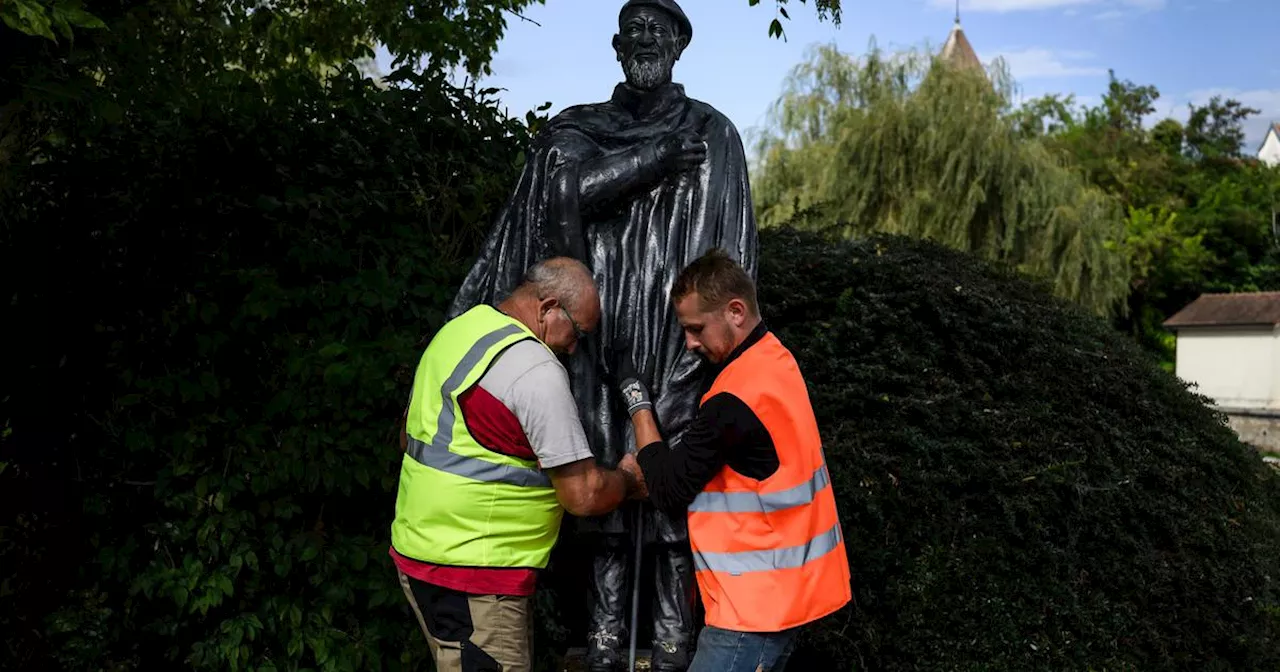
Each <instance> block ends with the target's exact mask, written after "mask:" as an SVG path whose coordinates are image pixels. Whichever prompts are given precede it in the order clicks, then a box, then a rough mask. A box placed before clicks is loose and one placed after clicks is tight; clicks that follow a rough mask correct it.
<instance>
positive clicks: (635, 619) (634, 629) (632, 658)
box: [627, 502, 644, 672]
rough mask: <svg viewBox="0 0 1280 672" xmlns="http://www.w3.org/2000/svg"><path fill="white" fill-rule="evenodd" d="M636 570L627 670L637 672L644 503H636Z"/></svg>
mask: <svg viewBox="0 0 1280 672" xmlns="http://www.w3.org/2000/svg"><path fill="white" fill-rule="evenodd" d="M634 548H635V553H636V561H635V571H633V572H631V649H630V653H629V654H628V661H629V662H628V664H627V670H629V672H636V635H637V634H638V630H639V629H640V562H641V560H642V559H643V557H644V555H643V553H642V551H643V550H644V504H642V503H640V502H637V503H636V543H635V545H634Z"/></svg>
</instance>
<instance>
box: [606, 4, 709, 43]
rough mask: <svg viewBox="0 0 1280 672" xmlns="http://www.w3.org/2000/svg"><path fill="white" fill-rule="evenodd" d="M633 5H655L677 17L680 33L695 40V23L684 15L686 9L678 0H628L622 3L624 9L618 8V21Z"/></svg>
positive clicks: (656, 7)
mask: <svg viewBox="0 0 1280 672" xmlns="http://www.w3.org/2000/svg"><path fill="white" fill-rule="evenodd" d="M632 7H653V8H654V9H661V10H662V11H664V12H666V13H668V14H670V15H671V16H672V17H674V18H675V20H676V22H677V23H679V24H680V34H681V35H684V36H685V37H686V38H688V39H689V40H690V41H692V40H693V24H691V23H689V17H687V16H685V15H684V10H683V9H680V5H678V4H676V0H627V2H626V3H625V4H623V5H622V9H620V10H618V22H619V23H621V22H622V16H623V15H624V14H626V12H627V10H628V9H631V8H632Z"/></svg>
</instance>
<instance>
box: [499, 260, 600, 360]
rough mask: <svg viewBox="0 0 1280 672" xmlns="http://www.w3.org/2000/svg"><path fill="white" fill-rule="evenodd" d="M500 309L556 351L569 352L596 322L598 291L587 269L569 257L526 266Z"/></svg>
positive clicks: (598, 308)
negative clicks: (518, 282)
mask: <svg viewBox="0 0 1280 672" xmlns="http://www.w3.org/2000/svg"><path fill="white" fill-rule="evenodd" d="M500 308H501V309H502V310H503V312H505V313H507V314H509V315H511V316H512V317H515V318H516V319H518V320H520V321H521V322H523V323H524V324H525V326H527V327H529V329H530V331H532V332H533V333H534V334H535V335H536V336H538V338H539V339H541V340H542V342H543V343H546V344H547V346H548V347H550V348H551V349H552V350H554V351H556V352H569V353H571V352H573V351H574V349H575V348H576V347H577V344H578V341H579V340H580V339H581V338H582V337H583V336H585V335H587V334H589V333H591V332H593V331H595V328H596V326H597V325H598V324H599V323H600V293H599V291H598V290H597V289H596V283H595V279H594V278H592V277H591V269H589V268H587V267H586V265H585V264H583V263H582V262H580V261H578V260H576V259H572V258H569V257H552V258H550V259H544V260H543V261H540V262H538V263H536V264H534V265H533V266H531V267H529V270H527V271H525V274H524V278H522V279H521V282H520V286H519V287H517V288H516V290H515V291H514V292H512V293H511V296H510V297H508V298H507V300H506V301H504V302H503V304H502V306H500Z"/></svg>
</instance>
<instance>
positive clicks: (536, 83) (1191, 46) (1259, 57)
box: [379, 0, 1280, 151]
mask: <svg viewBox="0 0 1280 672" xmlns="http://www.w3.org/2000/svg"><path fill="white" fill-rule="evenodd" d="M680 4H681V7H682V8H683V9H684V11H685V13H686V14H687V15H688V16H689V19H690V21H691V22H692V23H693V29H694V37H693V42H692V43H691V44H690V46H689V48H688V49H687V50H686V51H685V53H684V56H683V57H682V58H681V60H680V61H679V62H678V63H677V64H676V71H675V79H676V81H678V82H680V83H682V84H684V85H685V89H686V92H687V93H688V94H689V95H690V96H692V97H694V98H698V99H700V100H703V101H706V102H708V103H710V104H712V105H714V106H715V107H717V108H718V109H720V110H721V111H722V112H724V113H725V114H726V115H728V117H729V118H730V119H732V120H733V122H734V123H735V124H736V125H737V126H738V128H739V130H740V131H742V132H743V133H744V134H745V133H747V132H749V129H751V128H752V127H754V126H757V125H761V124H763V123H765V121H766V117H765V115H766V113H767V110H768V107H769V105H770V104H771V103H772V102H773V101H774V100H775V99H776V98H777V96H778V94H779V92H780V90H781V86H782V83H783V80H784V79H785V77H786V76H787V72H788V71H789V70H790V69H791V68H792V67H793V66H794V65H796V64H797V63H799V62H801V61H802V60H803V59H804V55H805V51H806V49H807V48H809V47H810V46H811V45H813V44H815V43H826V42H832V41H834V42H835V43H836V44H837V45H838V47H839V48H840V50H841V51H844V52H848V53H851V54H855V55H860V54H863V53H865V52H866V50H867V47H868V45H869V44H870V40H871V39H873V38H874V39H875V41H876V43H877V44H878V45H879V46H880V47H882V48H884V49H886V50H892V49H894V48H899V47H925V46H928V47H930V48H932V49H934V50H936V49H937V48H939V47H940V46H941V45H942V43H943V41H944V40H946V37H947V33H948V32H949V31H950V29H951V26H952V23H953V19H954V15H955V4H954V0H844V5H845V7H844V15H843V21H842V24H841V26H840V27H838V28H837V27H835V26H833V25H831V24H829V23H825V22H819V21H818V18H817V14H816V12H815V11H814V10H813V8H812V7H811V6H809V5H802V4H799V3H798V2H796V0H792V2H791V3H790V9H789V12H790V15H791V20H790V21H784V22H783V23H784V26H785V28H786V31H787V41H785V42H784V41H782V40H778V39H772V38H770V37H768V33H767V30H768V26H769V22H770V21H771V20H772V19H773V18H774V16H775V12H776V5H775V4H774V3H773V2H771V0H762V1H761V2H760V4H759V5H757V6H755V7H749V6H748V3H747V0H683V1H682V2H681V3H680ZM620 6H621V0H546V4H545V5H536V6H533V7H530V8H529V9H528V10H527V11H526V12H525V14H524V16H525V17H526V18H527V19H528V21H525V20H522V19H520V18H518V17H515V16H509V18H508V27H507V33H506V36H505V37H504V39H503V41H502V43H501V44H500V46H499V48H498V52H497V55H496V56H495V59H494V62H493V70H494V74H493V75H492V76H491V77H489V78H487V79H486V80H485V81H484V82H483V84H485V85H488V86H494V87H499V88H501V89H503V90H502V92H501V93H500V94H499V96H500V98H501V100H502V102H503V103H504V104H505V105H506V106H508V108H509V112H510V113H511V114H515V115H523V114H524V112H525V111H526V110H529V109H531V108H534V107H537V106H539V105H541V104H542V103H544V102H551V104H552V108H551V111H552V112H553V113H554V112H555V111H558V110H560V109H562V108H564V107H565V106H568V105H572V104H576V103H582V102H593V101H599V100H603V99H605V98H607V97H608V96H609V93H610V92H611V91H612V88H613V86H614V84H615V83H617V82H618V81H619V79H620V78H621V71H620V69H619V66H618V63H617V61H616V60H615V59H614V55H613V51H612V48H611V47H610V44H609V41H610V38H611V37H612V35H613V33H614V32H615V31H616V29H617V11H618V7H620ZM960 15H961V21H962V25H963V27H964V30H965V33H966V35H968V37H969V41H970V42H971V43H972V44H973V47H974V50H975V51H977V53H978V57H979V58H980V59H982V60H983V61H984V62H990V61H991V60H992V59H993V58H995V57H997V56H999V57H1002V58H1004V59H1005V61H1006V63H1007V64H1008V67H1009V69H1010V71H1011V73H1012V75H1013V76H1014V78H1015V79H1016V80H1017V82H1018V85H1019V86H1020V87H1021V89H1022V90H1023V92H1024V93H1025V95H1027V96H1035V95H1039V94H1042V93H1046V92H1060V93H1075V94H1076V96H1077V99H1079V100H1082V101H1084V102H1089V103H1094V102H1096V101H1097V100H1098V98H1099V96H1100V94H1101V93H1102V92H1103V91H1104V90H1105V88H1106V82H1107V68H1114V69H1115V71H1116V75H1117V77H1119V78H1121V79H1129V80H1132V81H1134V82H1135V83H1138V84H1152V85H1155V86H1156V87H1157V88H1158V89H1159V90H1160V94H1161V97H1160V100H1159V101H1158V102H1157V113H1156V115H1154V116H1155V119H1156V120H1158V119H1159V118H1162V117H1164V116H1175V117H1179V118H1185V116H1186V109H1187V103H1188V102H1191V101H1194V102H1203V101H1206V100H1208V98H1209V97H1210V96H1212V95H1214V94H1223V95H1224V96H1225V97H1234V98H1236V99H1238V100H1240V101H1241V102H1243V103H1245V104H1246V105H1249V106H1251V107H1254V108H1258V109H1260V110H1262V114H1261V115H1258V116H1256V117H1254V118H1252V119H1251V120H1250V122H1249V124H1248V125H1247V131H1248V139H1247V147H1246V149H1248V150H1249V151H1255V150H1256V148H1257V146H1258V143H1260V142H1261V140H1262V137H1263V133H1264V132H1265V129H1266V127H1267V124H1268V123H1270V122H1271V121H1280V0H960ZM535 22H536V23H535ZM379 60H380V61H382V67H383V69H384V71H385V70H386V68H387V66H386V62H385V56H384V57H383V58H380V59H379Z"/></svg>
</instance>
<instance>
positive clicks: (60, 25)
mask: <svg viewBox="0 0 1280 672" xmlns="http://www.w3.org/2000/svg"><path fill="white" fill-rule="evenodd" d="M0 20H2V21H4V24H5V25H7V26H9V27H10V28H12V29H14V30H16V31H18V32H21V33H25V34H27V35H36V36H40V37H44V38H47V39H50V40H53V41H54V42H57V41H58V35H61V36H62V37H63V38H65V39H68V40H70V39H72V31H73V30H74V29H75V28H90V29H92V28H105V27H106V24H104V23H102V19H99V18H98V17H96V16H94V15H92V14H90V13H89V12H86V11H85V10H84V8H83V7H82V6H81V4H80V2H79V1H78V0H70V1H68V0H55V1H54V2H49V1H48V0H5V2H4V3H3V4H0ZM54 31H57V35H55V34H54Z"/></svg>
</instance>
